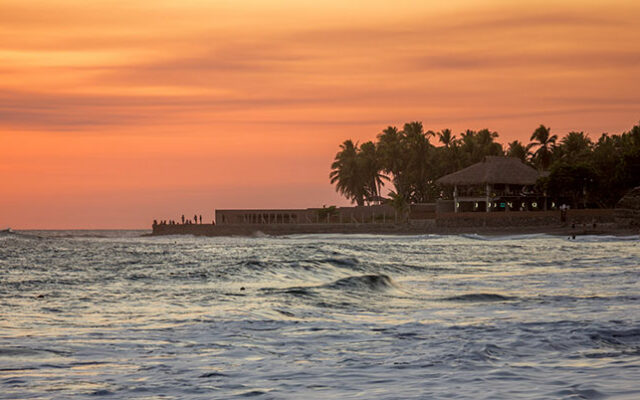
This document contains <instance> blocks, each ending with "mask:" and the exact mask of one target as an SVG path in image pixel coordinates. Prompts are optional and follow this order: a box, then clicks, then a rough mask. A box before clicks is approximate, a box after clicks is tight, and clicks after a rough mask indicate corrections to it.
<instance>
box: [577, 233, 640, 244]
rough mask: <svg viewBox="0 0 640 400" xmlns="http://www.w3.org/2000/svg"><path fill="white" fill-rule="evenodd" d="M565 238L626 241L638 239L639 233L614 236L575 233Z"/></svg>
mask: <svg viewBox="0 0 640 400" xmlns="http://www.w3.org/2000/svg"><path fill="white" fill-rule="evenodd" d="M567 240H570V241H572V242H589V243H591V242H593V243H600V242H604V243H607V242H626V241H634V240H640V235H629V236H615V235H576V236H575V238H574V237H569V238H567Z"/></svg>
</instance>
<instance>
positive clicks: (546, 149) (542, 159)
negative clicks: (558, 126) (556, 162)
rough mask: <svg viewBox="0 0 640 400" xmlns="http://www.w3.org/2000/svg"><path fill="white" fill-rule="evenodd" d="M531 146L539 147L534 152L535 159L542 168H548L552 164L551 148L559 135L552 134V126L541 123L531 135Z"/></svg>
mask: <svg viewBox="0 0 640 400" xmlns="http://www.w3.org/2000/svg"><path fill="white" fill-rule="evenodd" d="M530 140H531V141H532V143H531V144H530V145H529V146H530V147H531V148H533V147H538V150H536V151H535V153H533V161H534V163H535V164H536V165H537V166H538V169H540V170H546V169H547V168H549V165H551V149H552V147H553V145H555V143H556V140H558V136H557V135H553V136H552V135H551V128H547V127H546V126H544V125H540V126H539V127H538V128H537V129H536V130H535V131H533V134H532V135H531V139H530Z"/></svg>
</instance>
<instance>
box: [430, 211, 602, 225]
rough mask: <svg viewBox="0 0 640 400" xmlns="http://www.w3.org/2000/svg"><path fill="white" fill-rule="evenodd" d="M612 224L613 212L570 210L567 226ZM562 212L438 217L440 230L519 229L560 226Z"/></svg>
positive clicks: (474, 213) (445, 215) (463, 213)
mask: <svg viewBox="0 0 640 400" xmlns="http://www.w3.org/2000/svg"><path fill="white" fill-rule="evenodd" d="M594 221H595V222H596V223H611V222H613V221H614V212H613V210H605V209H598V210H569V211H568V213H567V225H571V224H572V223H576V224H585V223H586V224H590V223H592V222H594ZM560 224H561V221H560V211H511V212H491V213H486V212H459V213H442V214H437V216H436V226H437V227H438V228H454V227H518V226H553V225H556V226H557V225H560Z"/></svg>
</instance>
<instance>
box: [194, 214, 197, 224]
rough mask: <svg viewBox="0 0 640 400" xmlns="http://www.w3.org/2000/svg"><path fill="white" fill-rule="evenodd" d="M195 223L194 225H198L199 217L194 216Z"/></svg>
mask: <svg viewBox="0 0 640 400" xmlns="http://www.w3.org/2000/svg"><path fill="white" fill-rule="evenodd" d="M193 223H194V224H197V223H198V216H197V215H194V216H193Z"/></svg>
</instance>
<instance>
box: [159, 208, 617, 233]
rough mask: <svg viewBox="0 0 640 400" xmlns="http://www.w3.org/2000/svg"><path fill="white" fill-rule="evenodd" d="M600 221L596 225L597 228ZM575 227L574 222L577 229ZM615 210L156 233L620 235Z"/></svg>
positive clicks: (197, 227) (171, 228) (178, 228)
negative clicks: (564, 215)
mask: <svg viewBox="0 0 640 400" xmlns="http://www.w3.org/2000/svg"><path fill="white" fill-rule="evenodd" d="M594 222H595V224H596V226H595V227H594V226H593V223H594ZM572 225H575V227H573V226H572ZM617 230H618V228H617V227H616V226H615V224H614V211H613V210H605V209H598V210H595V209H593V210H591V209H589V210H569V212H568V213H567V220H566V222H565V223H561V221H560V212H559V211H531V212H527V211H522V212H521V211H518V212H506V213H497V212H493V213H482V212H475V213H456V214H454V213H442V214H438V215H437V217H436V218H435V219H419V220H410V221H409V222H408V223H405V224H395V223H342V224H340V223H316V224H313V223H311V224H287V223H282V224H277V223H274V224H220V225H212V224H189V225H157V226H155V227H154V228H153V233H152V235H195V236H251V235H255V234H256V233H258V232H262V233H264V234H267V235H296V234H398V235H420V234H448V233H486V234H513V233H519V232H523V233H529V232H545V233H551V234H563V235H564V234H587V233H588V234H598V233H616V231H617Z"/></svg>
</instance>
